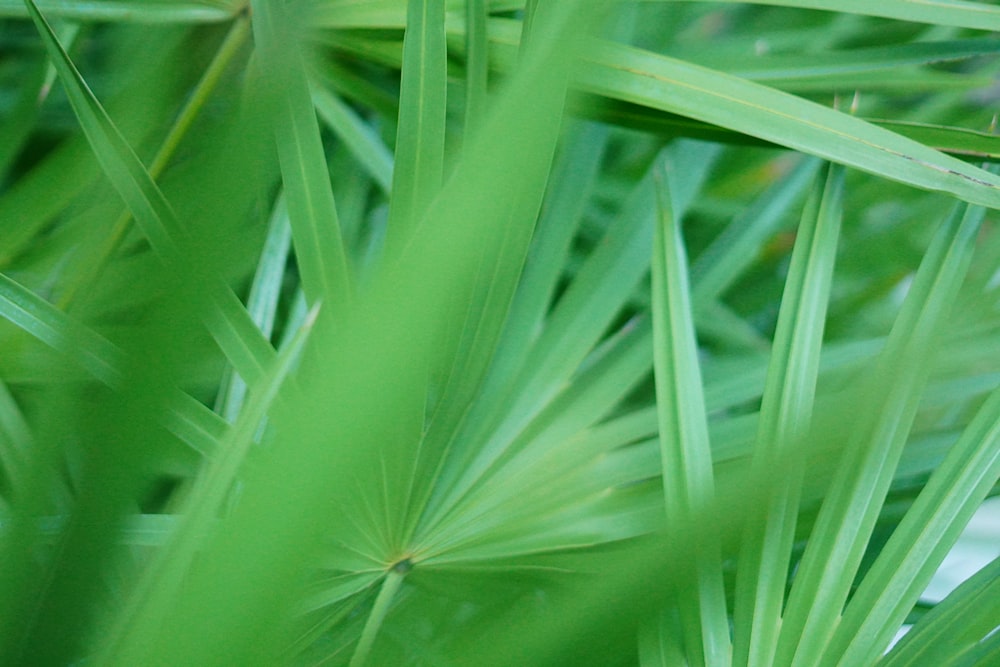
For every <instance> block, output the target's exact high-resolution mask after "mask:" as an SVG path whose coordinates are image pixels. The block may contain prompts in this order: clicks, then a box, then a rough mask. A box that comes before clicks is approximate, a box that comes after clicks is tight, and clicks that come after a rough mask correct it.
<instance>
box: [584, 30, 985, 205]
mask: <svg viewBox="0 0 1000 667" xmlns="http://www.w3.org/2000/svg"><path fill="white" fill-rule="evenodd" d="M586 57H587V64H588V66H587V67H582V68H580V69H579V70H578V77H577V78H578V81H579V83H580V85H581V86H582V87H583V88H584V90H587V91H589V92H593V93H597V94H600V95H604V96H606V97H611V98H614V99H618V100H623V101H626V102H631V103H634V104H639V105H643V106H648V107H652V108H655V109H659V110H661V111H668V112H671V113H677V114H680V115H682V116H687V117H690V118H694V119H697V120H700V121H704V122H708V123H712V124H715V125H719V126H722V127H726V128H730V129H733V130H736V131H738V132H742V133H744V134H748V135H751V136H754V137H758V138H761V139H765V140H767V141H771V142H774V143H776V144H779V145H782V146H787V147H789V148H793V149H796V150H800V151H803V152H805V153H810V154H812V155H816V156H819V157H821V158H824V159H826V160H830V161H831V162H837V163H840V164H843V165H845V166H849V167H854V168H856V169H860V170H862V171H867V172H869V173H872V174H876V175H879V176H882V177H885V178H888V179H891V180H895V181H899V182H901V183H906V184H908V185H912V186H914V187H918V188H924V189H927V190H937V191H943V192H948V193H950V194H953V195H955V196H956V197H959V198H961V199H965V200H966V201H968V202H970V203H974V204H982V205H985V206H990V207H1000V178H997V176H995V175H994V174H990V173H988V172H986V171H984V170H982V169H979V168H977V167H974V166H972V165H970V164H967V163H965V162H962V161H961V160H958V159H957V158H952V157H949V156H947V155H944V154H942V153H939V152H937V151H935V150H933V149H931V148H928V147H926V146H924V145H923V144H920V143H918V142H916V141H911V140H909V139H905V138H903V137H902V136H900V135H897V134H895V133H893V132H889V131H887V130H884V129H882V128H878V127H875V126H873V125H871V124H869V123H866V122H864V121H862V120H859V119H857V118H854V117H852V116H850V115H848V114H845V113H840V112H838V111H835V110H833V109H830V108H827V107H824V106H821V105H819V104H816V103H814V102H810V101H807V100H804V99H802V98H798V97H795V96H793V95H789V94H787V93H782V92H780V91H777V90H775V89H773V88H768V87H766V86H762V85H760V84H756V83H751V82H749V81H745V80H743V79H739V78H737V77H734V76H730V75H728V74H723V73H722V72H718V71H715V70H711V69H707V68H704V67H698V66H696V65H692V64H691V63H687V62H684V61H681V60H676V59H673V58H669V57H667V56H661V55H658V54H655V53H651V52H649V51H643V50H640V49H635V48H632V47H627V46H621V45H615V44H610V43H601V44H595V45H594V47H593V48H592V49H589V50H588V51H587V56H586Z"/></svg>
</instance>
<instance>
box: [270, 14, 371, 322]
mask: <svg viewBox="0 0 1000 667" xmlns="http://www.w3.org/2000/svg"><path fill="white" fill-rule="evenodd" d="M252 7H253V9H254V15H253V28H254V36H255V38H256V40H257V45H258V47H257V48H258V50H259V53H260V61H261V62H260V67H261V69H262V71H263V80H264V82H263V85H262V88H263V91H262V94H263V95H264V96H265V98H266V99H267V102H268V103H270V105H272V106H270V109H269V110H270V111H271V113H272V114H273V123H274V132H275V141H276V143H277V147H278V158H279V161H280V162H281V175H282V178H283V179H284V183H285V195H286V197H287V201H288V215H289V218H290V219H291V223H292V238H293V242H294V244H295V254H296V257H297V259H298V262H299V267H300V270H301V271H302V286H303V289H304V290H305V293H306V298H307V299H308V300H309V302H310V303H318V302H320V301H326V302H328V303H329V306H328V307H329V308H331V309H332V310H333V311H334V312H337V313H339V312H342V311H343V309H344V308H346V306H347V304H348V303H349V302H350V300H351V298H352V292H353V287H352V276H351V271H350V268H349V266H348V263H347V253H346V250H345V249H344V242H343V238H342V236H341V233H340V222H339V219H338V217H337V209H336V206H335V204H334V201H333V191H332V190H331V187H330V178H329V175H328V173H327V169H326V161H325V159H324V154H323V146H322V143H321V141H320V135H319V122H318V121H317V119H316V110H315V108H314V107H313V103H312V96H311V93H310V88H309V81H308V79H307V78H306V69H305V63H304V62H303V53H302V52H301V50H300V49H301V45H300V43H299V41H298V40H299V39H300V37H299V34H298V33H299V28H297V27H296V23H295V21H294V20H293V18H292V17H291V15H290V13H289V12H288V11H287V10H286V9H285V8H284V6H283V5H280V4H274V3H270V2H253V3H252Z"/></svg>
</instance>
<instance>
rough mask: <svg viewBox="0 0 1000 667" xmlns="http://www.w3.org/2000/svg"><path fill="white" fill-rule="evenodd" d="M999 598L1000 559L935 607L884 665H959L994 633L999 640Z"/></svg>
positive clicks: (995, 560)
mask: <svg viewBox="0 0 1000 667" xmlns="http://www.w3.org/2000/svg"><path fill="white" fill-rule="evenodd" d="M998 598H1000V558H995V559H994V560H993V561H992V562H990V563H989V564H988V565H987V566H986V567H984V568H983V569H981V570H980V571H979V572H977V573H976V574H974V575H973V576H971V577H969V578H968V579H967V580H966V581H965V582H963V583H962V584H961V585H960V586H959V587H958V588H956V589H955V590H954V591H952V592H951V593H950V594H949V595H948V597H946V598H945V599H944V600H942V601H941V602H939V603H938V604H937V605H935V607H934V608H933V609H932V610H931V611H930V612H928V613H927V614H926V615H925V616H924V617H923V618H921V619H920V621H919V622H918V623H917V624H916V625H914V626H913V628H912V629H911V630H910V632H908V633H907V634H906V636H904V637H903V638H902V639H901V640H900V641H899V643H897V644H896V646H894V647H893V649H892V650H891V651H890V652H889V654H888V655H886V657H885V658H884V659H883V660H882V661H881V662H880V664H884V665H886V667H918V666H919V665H928V664H945V665H946V664H959V661H960V659H961V658H964V657H967V654H968V652H970V650H973V649H974V648H975V647H976V646H977V645H978V644H979V643H980V642H981V641H982V640H983V639H984V638H985V637H987V636H989V635H990V634H991V633H992V636H993V637H996V636H997V634H996V632H995V630H996V622H997V599H998ZM994 646H995V642H994ZM970 662H971V664H977V665H984V666H985V665H988V664H989V663H988V662H978V663H977V662H974V661H970Z"/></svg>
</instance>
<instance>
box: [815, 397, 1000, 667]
mask: <svg viewBox="0 0 1000 667" xmlns="http://www.w3.org/2000/svg"><path fill="white" fill-rule="evenodd" d="M998 479H1000V392H997V391H994V392H993V394H991V395H990V397H989V398H988V399H987V401H986V403H985V404H984V405H983V407H982V408H981V409H980V411H979V413H978V414H977V415H976V418H975V419H974V420H973V421H972V423H971V424H969V427H968V428H967V429H966V431H965V432H964V433H963V434H962V437H961V438H960V439H959V441H958V442H957V443H955V446H954V447H953V448H952V449H951V450H950V451H949V452H948V456H947V458H946V459H945V460H944V461H943V462H942V463H941V466H940V467H939V468H938V469H937V470H935V472H934V474H933V475H932V476H931V479H930V480H929V481H928V483H927V486H926V487H924V490H923V491H922V492H921V494H920V497H918V498H917V500H916V502H914V504H913V506H912V507H911V508H910V511H909V512H908V513H907V516H906V517H904V518H903V521H902V522H901V523H900V524H899V527H898V528H897V529H896V530H895V532H894V533H893V535H892V537H891V538H890V540H889V542H888V543H887V544H886V546H885V547H884V548H883V549H882V552H881V553H880V554H879V558H878V559H877V560H876V561H875V564H874V565H873V566H872V568H871V569H870V570H869V571H868V573H867V574H866V575H865V578H864V580H863V581H862V583H861V586H860V587H859V588H858V590H857V592H856V593H855V594H854V596H853V597H852V598H851V602H850V604H849V605H848V607H847V610H846V611H845V613H844V616H843V618H842V619H841V621H840V623H839V624H838V626H837V631H836V633H835V634H834V636H833V638H832V639H831V641H830V645H829V647H828V648H827V651H826V654H825V655H824V660H823V663H822V664H829V665H852V664H858V663H869V662H874V661H876V660H877V659H878V657H879V656H880V655H881V654H882V653H883V652H884V651H885V649H886V647H887V646H888V645H889V642H890V641H891V639H892V637H893V634H894V632H895V630H896V629H897V628H898V627H900V626H901V625H902V623H903V621H904V620H905V618H906V615H907V613H909V611H910V609H911V608H912V607H913V605H914V604H915V603H916V601H917V599H918V597H919V596H920V594H921V593H922V592H923V591H924V590H925V589H926V587H927V585H928V584H929V583H930V580H931V577H932V576H933V575H934V572H935V571H936V570H937V568H938V567H940V565H941V562H942V561H943V560H944V557H945V555H946V554H947V553H948V551H949V550H950V549H951V548H952V547H953V546H954V544H955V542H956V540H957V539H958V536H959V533H960V532H961V531H962V529H963V528H964V527H965V525H966V524H967V523H968V521H969V519H970V518H971V517H972V514H973V513H974V512H975V511H976V509H977V508H978V507H979V506H980V504H982V502H983V499H984V498H985V497H986V494H987V493H988V492H989V491H990V489H992V488H993V486H994V485H995V484H996V483H997V480H998Z"/></svg>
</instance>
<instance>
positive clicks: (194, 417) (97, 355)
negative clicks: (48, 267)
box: [0, 274, 225, 456]
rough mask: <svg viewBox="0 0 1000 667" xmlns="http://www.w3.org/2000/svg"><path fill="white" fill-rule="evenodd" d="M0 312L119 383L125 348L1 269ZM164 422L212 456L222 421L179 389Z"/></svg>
mask: <svg viewBox="0 0 1000 667" xmlns="http://www.w3.org/2000/svg"><path fill="white" fill-rule="evenodd" d="M0 317H3V318H4V319H6V320H8V321H10V322H12V323H13V324H15V325H17V326H18V327H20V328H21V329H23V330H24V331H25V332H27V333H28V334H30V335H31V336H34V337H35V338H37V339H38V340H40V341H42V342H43V343H45V344H46V345H49V346H50V347H52V348H53V349H55V350H57V351H58V352H60V353H62V354H64V355H66V356H67V357H68V358H69V359H72V360H73V361H74V362H75V363H77V364H79V365H80V367H81V368H83V369H84V370H86V371H87V372H89V373H90V374H91V375H93V377H94V378H96V379H97V380H99V381H100V382H102V383H104V384H106V385H108V386H110V387H112V388H118V387H120V386H121V383H122V373H123V369H124V368H125V367H126V359H125V356H124V353H123V352H122V351H121V350H120V349H119V348H117V347H116V346H115V345H113V344H112V343H110V342H109V341H108V340H106V339H105V338H103V337H102V336H100V335H98V334H96V333H94V332H93V331H91V330H90V329H88V328H87V327H86V326H84V325H83V324H81V323H79V322H77V321H76V320H74V319H72V318H71V317H69V316H67V315H66V314H65V313H63V312H61V311H59V310H57V309H56V308H55V307H54V306H53V305H52V304H50V303H48V302H47V301H45V300H44V299H42V298H41V297H39V296H38V295H36V294H35V293H34V292H32V291H31V290H28V289H26V288H25V287H24V286H22V285H20V284H18V283H17V282H15V281H14V280H12V279H10V278H8V277H7V276H6V275H3V274H0ZM166 417H167V419H168V420H169V423H168V427H169V428H170V430H171V431H173V432H174V433H175V434H176V435H177V436H178V437H180V438H181V439H182V440H184V441H185V442H187V443H188V445H190V446H191V447H192V448H193V449H194V450H195V451H198V452H200V453H202V454H204V455H207V456H210V455H211V454H212V453H213V452H214V451H215V449H216V447H217V446H218V438H219V436H220V435H221V434H222V433H223V432H224V431H225V422H223V421H222V420H221V419H220V418H219V417H218V415H216V414H214V413H213V412H211V411H210V410H208V409H207V408H206V407H205V406H204V405H202V404H201V403H199V402H198V401H196V400H194V399H193V398H191V397H190V396H188V395H187V394H184V393H183V392H181V391H179V390H178V391H175V392H172V395H171V405H170V407H169V408H168V410H167V413H166Z"/></svg>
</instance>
